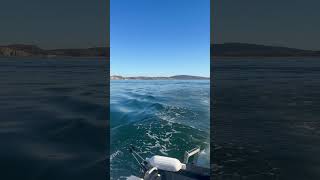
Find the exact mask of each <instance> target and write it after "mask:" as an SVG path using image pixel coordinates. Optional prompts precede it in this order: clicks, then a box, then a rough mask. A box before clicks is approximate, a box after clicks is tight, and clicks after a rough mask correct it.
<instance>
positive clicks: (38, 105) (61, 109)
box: [0, 58, 108, 180]
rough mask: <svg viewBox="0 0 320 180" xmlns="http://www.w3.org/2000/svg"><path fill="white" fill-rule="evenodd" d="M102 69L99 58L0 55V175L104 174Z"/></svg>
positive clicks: (85, 176)
mask: <svg viewBox="0 0 320 180" xmlns="http://www.w3.org/2000/svg"><path fill="white" fill-rule="evenodd" d="M107 72H108V70H107V61H106V60H104V59H96V58H82V59H76V58H50V59H46V58H0V142H1V148H0V165H1V167H0V169H1V175H0V176H1V177H3V179H75V178H76V179H78V180H79V179H98V178H101V177H102V176H105V175H106V171H105V166H106V165H105V161H104V159H105V157H106V148H107V147H106V138H105V136H106V128H107V126H106V122H107V119H108V116H107V109H108V106H107V88H108V86H107V83H106V79H107Z"/></svg>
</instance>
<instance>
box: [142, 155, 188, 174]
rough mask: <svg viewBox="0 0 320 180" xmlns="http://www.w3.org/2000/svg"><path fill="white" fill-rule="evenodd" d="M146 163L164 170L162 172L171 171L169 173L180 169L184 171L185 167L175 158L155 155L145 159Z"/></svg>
mask: <svg viewBox="0 0 320 180" xmlns="http://www.w3.org/2000/svg"><path fill="white" fill-rule="evenodd" d="M147 162H148V163H149V164H150V165H151V166H152V167H156V168H157V169H160V170H164V171H171V172H177V171H180V169H185V166H186V165H185V164H183V163H181V162H180V161H179V160H178V159H176V158H171V157H165V156H158V155H155V156H153V157H151V158H149V159H147Z"/></svg>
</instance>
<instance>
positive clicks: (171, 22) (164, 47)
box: [110, 0, 210, 77]
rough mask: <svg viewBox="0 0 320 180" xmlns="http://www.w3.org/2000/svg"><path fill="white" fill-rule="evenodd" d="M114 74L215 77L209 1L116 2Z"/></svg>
mask: <svg viewBox="0 0 320 180" xmlns="http://www.w3.org/2000/svg"><path fill="white" fill-rule="evenodd" d="M110 47H111V74H112V75H123V76H139V75H142V76H170V75H180V74H187V75H199V76H207V77H208V76H209V74H210V1H209V0H111V1H110Z"/></svg>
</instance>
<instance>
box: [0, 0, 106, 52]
mask: <svg viewBox="0 0 320 180" xmlns="http://www.w3.org/2000/svg"><path fill="white" fill-rule="evenodd" d="M108 6H109V3H108V2H107V0H1V4H0V22H1V25H0V45H7V44H16V43H18V44H21V43H22V44H35V45H38V46H40V47H42V48H45V49H55V48H87V47H93V46H108V45H109V21H108V20H109V16H108V15H109V12H108V10H109V7H108Z"/></svg>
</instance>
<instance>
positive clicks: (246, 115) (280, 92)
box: [212, 58, 320, 180]
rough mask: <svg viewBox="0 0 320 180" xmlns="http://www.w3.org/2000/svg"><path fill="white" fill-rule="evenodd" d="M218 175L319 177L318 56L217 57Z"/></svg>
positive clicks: (295, 179)
mask: <svg viewBox="0 0 320 180" xmlns="http://www.w3.org/2000/svg"><path fill="white" fill-rule="evenodd" d="M213 70H214V71H213V77H214V94H213V98H214V107H213V114H214V116H213V118H214V122H213V124H212V126H213V127H212V128H213V132H214V134H213V135H212V136H213V142H212V143H213V144H214V149H213V157H212V158H213V162H214V164H212V167H213V173H214V178H215V179H223V180H225V179H259V180H260V179H281V180H282V179H292V180H301V179H308V180H318V179H320V156H319V152H320V59H319V58H249V59H245V58H238V59H217V60H215V61H214V63H213Z"/></svg>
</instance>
